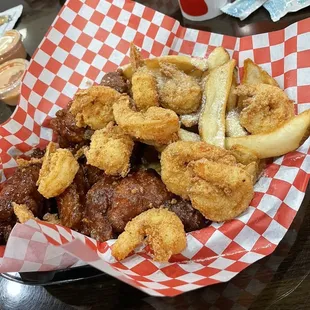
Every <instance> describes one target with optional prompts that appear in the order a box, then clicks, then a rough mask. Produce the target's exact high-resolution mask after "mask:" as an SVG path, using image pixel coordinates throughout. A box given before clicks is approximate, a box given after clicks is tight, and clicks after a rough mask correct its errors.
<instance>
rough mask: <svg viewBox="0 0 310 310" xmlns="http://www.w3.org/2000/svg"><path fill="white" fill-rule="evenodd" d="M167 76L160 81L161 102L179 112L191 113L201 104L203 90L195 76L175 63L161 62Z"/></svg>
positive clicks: (162, 70)
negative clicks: (188, 73)
mask: <svg viewBox="0 0 310 310" xmlns="http://www.w3.org/2000/svg"><path fill="white" fill-rule="evenodd" d="M160 68H161V73H162V74H163V76H164V77H165V78H164V79H163V81H161V82H160V83H159V87H158V90H159V96H160V103H161V105H162V106H163V107H165V108H167V109H171V110H173V111H175V112H176V113H177V114H189V113H193V112H195V111H197V110H198V108H199V106H200V105H201V98H202V90H201V87H200V86H199V84H198V82H197V81H196V80H195V78H194V77H192V76H189V75H187V74H185V73H184V72H182V71H180V70H179V69H178V68H177V67H176V66H175V65H173V64H168V63H166V62H160Z"/></svg>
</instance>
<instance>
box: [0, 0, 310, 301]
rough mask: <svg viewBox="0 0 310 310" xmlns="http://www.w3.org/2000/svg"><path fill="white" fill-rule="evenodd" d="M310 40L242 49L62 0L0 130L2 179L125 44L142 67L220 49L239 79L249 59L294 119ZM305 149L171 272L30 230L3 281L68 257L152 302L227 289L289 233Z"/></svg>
mask: <svg viewBox="0 0 310 310" xmlns="http://www.w3.org/2000/svg"><path fill="white" fill-rule="evenodd" d="M309 33H310V20H309V19H308V20H304V21H300V22H298V23H296V24H293V25H291V26H289V27H288V28H286V29H284V30H280V31H278V32H273V33H269V34H261V35H255V36H251V37H245V38H241V39H240V38H233V37H228V36H223V35H219V34H213V33H208V32H203V31H198V30H192V29H186V28H183V27H181V26H180V24H179V23H178V22H177V21H175V20H174V19H172V18H170V17H167V16H165V15H163V14H161V13H158V12H155V11H153V10H152V9H149V8H146V7H144V6H142V5H140V4H138V3H134V2H130V1H122V0H120V1H99V0H84V1H79V0H69V1H68V2H67V3H66V4H65V5H64V7H63V9H62V11H61V12H60V13H59V16H58V17H57V18H56V20H55V21H54V23H53V24H52V27H51V28H50V30H49V31H48V33H47V34H46V36H45V38H44V39H43V41H42V43H41V44H40V46H39V48H38V49H37V51H36V52H35V54H34V57H33V59H32V61H31V64H30V67H29V69H28V71H27V73H26V74H25V77H24V83H23V87H22V96H21V101H20V104H19V106H18V108H17V110H16V112H15V114H14V115H13V116H12V118H11V119H9V120H8V121H7V122H6V123H5V124H4V125H2V126H1V127H0V143H1V148H2V152H1V153H0V159H1V161H0V163H1V164H0V165H1V166H2V168H3V171H4V174H5V176H8V175H9V174H10V173H11V172H12V169H13V168H14V166H15V161H14V159H13V157H12V156H15V155H18V154H21V153H25V152H27V151H29V150H30V149H31V148H32V147H33V146H35V145H38V144H39V145H41V146H43V145H45V144H47V143H48V141H50V140H52V138H53V134H52V131H51V130H50V129H49V128H48V123H49V119H50V118H51V117H53V116H54V115H55V112H56V111H57V110H58V109H60V108H61V107H64V106H65V105H66V104H67V102H68V101H69V100H70V98H72V97H73V95H74V93H75V92H76V90H77V89H78V88H84V87H87V86H88V85H89V82H99V81H100V79H101V77H102V76H103V74H104V72H108V71H111V70H115V69H116V68H117V67H118V66H120V65H123V64H126V63H127V62H128V52H129V44H130V42H131V41H134V43H135V44H136V45H138V46H139V47H141V49H142V54H143V56H144V57H154V56H160V55H162V54H185V55H193V56H199V57H205V56H208V54H209V53H210V52H211V51H212V50H213V49H214V48H215V47H216V46H223V47H225V48H226V49H227V50H228V51H229V53H230V54H231V56H232V57H234V58H235V59H236V60H237V61H238V63H239V66H240V68H241V72H242V66H243V61H244V59H245V58H247V57H251V58H252V59H253V60H254V61H255V62H257V63H258V64H260V65H261V66H262V67H263V68H265V69H266V70H267V71H268V72H270V73H271V74H272V76H274V77H275V78H276V79H277V81H278V82H279V84H280V85H281V86H283V87H284V89H285V91H286V92H287V93H288V94H289V96H290V97H291V98H292V99H294V100H296V101H297V102H298V104H296V111H297V112H298V113H300V112H301V111H303V110H305V109H308V108H309V107H310V98H309V95H308V94H309V93H310V92H309V90H310V83H309V80H308V79H307V76H309V73H310V64H309V62H308V61H307V59H308V56H309V55H308V54H309V53H308V50H309V45H310V43H309V42H310V40H309V38H308V37H309V36H310V34H309ZM309 144H310V141H309V139H308V140H307V141H306V142H305V143H304V145H302V146H301V147H300V148H299V149H298V150H296V151H295V152H292V153H290V154H287V155H285V156H283V157H281V158H277V159H275V160H274V162H273V163H272V164H270V165H269V166H268V167H267V169H266V171H265V174H264V176H263V177H262V178H261V179H260V180H259V182H258V183H257V184H256V186H255V196H254V198H253V200H252V202H251V206H250V207H249V208H248V209H247V210H246V211H245V212H244V213H243V214H242V215H241V216H239V217H238V218H236V219H235V220H233V221H230V222H226V223H221V224H215V223H213V224H212V225H211V226H210V227H208V228H205V229H202V230H200V231H196V232H192V233H190V234H188V235H187V241H188V246H187V248H186V249H185V250H184V251H183V252H182V253H181V254H179V255H176V256H174V257H173V258H172V260H171V262H169V263H166V264H159V263H156V262H154V261H152V260H151V256H150V253H149V252H148V249H143V248H141V249H140V250H139V251H138V252H137V253H136V254H135V255H133V256H131V257H130V258H127V259H125V260H124V261H122V262H121V263H120V262H115V261H114V260H113V258H112V257H111V252H110V246H111V244H112V243H113V241H109V242H105V243H102V244H99V243H97V242H95V241H94V240H91V239H89V238H87V237H85V236H82V235H80V234H78V233H76V232H74V231H71V230H69V229H66V228H62V227H60V226H55V225H50V224H47V223H42V222H41V223H38V224H35V222H33V221H31V222H30V223H28V224H27V225H17V226H16V227H15V229H14V231H13V233H12V236H11V238H10V240H9V243H8V245H7V247H6V251H5V253H4V256H3V258H2V265H1V267H0V271H1V272H2V271H8V270H10V271H19V270H28V271H31V270H48V269H49V268H50V269H55V268H58V267H59V268H61V267H64V266H65V265H66V266H67V265H68V261H67V259H68V257H67V256H66V254H65V252H62V250H65V251H66V253H71V254H72V255H73V256H76V257H78V258H80V259H81V260H83V261H85V262H87V263H89V264H91V265H93V266H95V267H97V268H99V269H101V270H103V271H104V272H106V273H108V274H111V275H112V276H115V277H117V278H119V279H120V280H122V281H125V282H126V283H129V284H130V285H133V286H135V287H137V288H139V289H141V290H143V291H144V292H146V293H149V294H151V295H155V296H174V295H177V294H180V293H182V292H186V291H190V290H193V289H196V288H200V287H203V286H207V285H210V284H214V283H219V282H225V281H228V280H230V279H231V278H233V277H234V276H235V275H236V274H238V273H239V272H240V271H241V270H243V269H244V268H246V267H247V266H249V265H250V264H252V263H254V262H255V261H257V260H259V259H261V258H262V257H264V256H266V255H268V254H270V253H272V252H273V251H274V249H275V247H276V246H277V245H278V243H279V242H280V240H281V239H282V238H283V236H284V234H285V233H286V231H287V229H288V228H289V226H290V224H291V222H292V220H293V218H294V216H295V215H296V212H297V211H298V209H299V207H300V204H301V202H302V199H303V197H304V193H305V190H306V187H307V183H308V179H309V173H310V156H309V154H310V153H309ZM0 168H1V167H0ZM30 228H31V229H30ZM29 229H30V230H31V232H30V231H29ZM34 229H35V230H34ZM24 230H25V231H29V234H28V233H24ZM15 234H17V235H15ZM39 235H40V237H39ZM37 239H39V240H41V241H42V242H41V241H38V240H37ZM43 240H44V241H43ZM72 240H73V241H72ZM40 242H41V243H40ZM16 244H18V246H16ZM55 245H58V247H57V248H56V247H54V246H55ZM61 249H62V250H61ZM58 251H59V252H58ZM29 253H31V254H29ZM43 253H44V255H43ZM43 256H44V257H43ZM71 259H72V258H71Z"/></svg>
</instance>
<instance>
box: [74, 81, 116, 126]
mask: <svg viewBox="0 0 310 310" xmlns="http://www.w3.org/2000/svg"><path fill="white" fill-rule="evenodd" d="M120 96H121V94H120V93H119V92H117V91H116V90H115V89H112V88H111V87H106V86H92V87H90V88H88V89H85V90H80V91H78V92H77V93H76V94H75V96H74V99H73V102H72V105H71V107H70V112H71V113H72V114H73V115H74V116H75V120H76V125H77V126H78V127H86V126H89V127H90V128H91V129H93V130H97V129H102V128H104V127H105V126H106V125H107V124H108V123H110V122H111V121H113V120H114V118H113V111H112V106H113V103H114V102H116V101H117V99H118V98H119V97H120Z"/></svg>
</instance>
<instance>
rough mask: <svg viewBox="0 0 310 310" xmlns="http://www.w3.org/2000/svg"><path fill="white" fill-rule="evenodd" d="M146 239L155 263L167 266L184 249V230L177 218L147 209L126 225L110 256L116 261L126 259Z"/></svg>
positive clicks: (165, 211) (164, 212)
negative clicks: (163, 263)
mask: <svg viewBox="0 0 310 310" xmlns="http://www.w3.org/2000/svg"><path fill="white" fill-rule="evenodd" d="M145 237H147V238H146V242H147V243H148V244H149V246H150V247H151V249H152V250H153V251H154V260H155V261H159V262H167V261H168V260H169V259H170V257H171V256H172V255H174V254H178V253H180V252H182V251H183V250H184V249H185V247H186V236H185V231H184V226H183V224H182V222H181V220H180V219H179V218H178V216H177V215H176V214H175V213H173V212H171V211H168V210H167V209H150V210H148V211H145V212H143V213H141V214H140V215H138V216H136V217H135V218H134V219H133V220H131V221H130V222H128V223H127V225H126V227H125V231H124V232H123V233H122V234H120V235H119V237H118V239H117V241H116V242H115V243H114V245H113V246H112V255H113V256H114V257H115V258H116V259H117V260H122V259H124V258H126V257H127V256H128V255H129V254H130V252H131V251H133V250H134V249H135V248H136V247H137V246H138V245H139V244H140V243H142V242H143V240H144V238H145Z"/></svg>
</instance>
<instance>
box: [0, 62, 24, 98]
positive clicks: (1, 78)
mask: <svg viewBox="0 0 310 310" xmlns="http://www.w3.org/2000/svg"><path fill="white" fill-rule="evenodd" d="M28 65H29V62H28V61H27V60H26V59H22V58H17V59H12V60H9V61H7V62H5V63H3V64H2V65H0V98H3V97H4V96H5V95H6V94H7V93H8V92H10V91H11V90H13V89H14V88H16V87H17V86H18V85H20V83H21V79H22V77H23V74H24V72H25V70H26V69H27V67H28Z"/></svg>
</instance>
